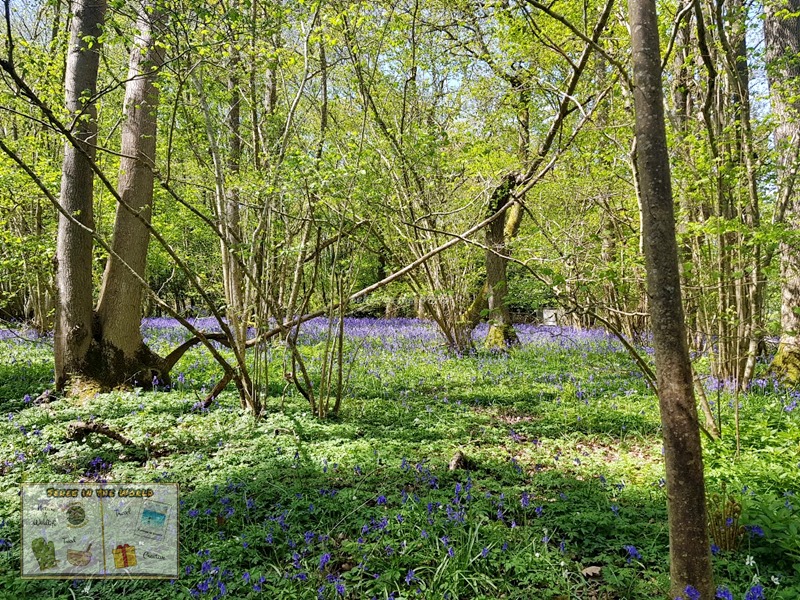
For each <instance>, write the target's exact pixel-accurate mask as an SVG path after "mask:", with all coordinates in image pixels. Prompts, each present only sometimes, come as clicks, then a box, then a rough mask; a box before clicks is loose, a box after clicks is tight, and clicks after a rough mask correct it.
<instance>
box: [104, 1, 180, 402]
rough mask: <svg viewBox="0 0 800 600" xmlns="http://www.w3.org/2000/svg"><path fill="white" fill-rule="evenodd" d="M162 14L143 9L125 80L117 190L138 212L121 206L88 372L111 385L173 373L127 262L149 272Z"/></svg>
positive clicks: (147, 382)
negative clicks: (145, 321)
mask: <svg viewBox="0 0 800 600" xmlns="http://www.w3.org/2000/svg"><path fill="white" fill-rule="evenodd" d="M149 8H153V7H152V6H150V7H149ZM160 20H161V16H160V13H159V12H158V11H157V10H155V9H153V10H142V12H141V14H140V15H139V17H138V19H137V29H138V32H137V34H136V36H135V38H134V45H133V49H132V51H131V57H130V68H129V71H128V82H127V84H126V86H125V105H124V118H125V120H124V124H123V129H122V150H121V153H122V158H121V159H120V175H119V182H118V186H117V189H118V191H119V195H120V196H121V198H122V200H123V201H124V202H125V203H127V204H128V205H129V206H130V207H131V209H133V210H132V211H130V210H128V209H127V208H125V207H124V206H123V205H122V204H118V205H117V211H116V217H115V221H114V242H113V246H112V248H113V250H114V252H115V253H116V254H117V255H118V256H119V259H118V258H116V257H115V256H113V255H112V256H109V258H108V261H107V262H106V269H105V273H104V274H103V284H102V288H101V290H100V298H99V301H98V304H97V326H98V331H96V332H95V340H96V342H97V343H96V345H95V347H94V348H93V352H96V353H97V356H94V357H93V361H92V362H93V363H94V364H95V368H94V370H93V371H92V372H91V375H92V376H93V377H94V378H95V379H97V380H99V381H100V382H101V383H103V384H104V385H110V386H113V385H117V384H120V383H123V382H125V381H128V380H130V381H131V382H132V383H133V382H134V380H135V383H137V384H144V385H150V384H152V383H153V377H156V378H157V379H158V380H159V381H160V383H167V377H168V375H167V373H165V372H163V368H162V367H163V365H161V360H160V358H159V357H158V356H156V355H155V354H154V353H153V352H151V351H150V350H149V349H148V348H147V347H146V346H145V345H144V343H143V342H142V335H141V332H140V327H141V322H142V297H143V294H144V289H143V288H142V285H141V283H140V282H139V281H138V279H137V278H136V277H135V276H134V275H133V273H131V272H130V270H129V269H128V267H130V268H131V269H133V270H134V271H135V272H136V273H137V274H139V276H141V277H143V276H144V272H145V266H146V264H147V249H148V246H149V243H150V233H149V231H148V230H147V227H146V225H145V224H144V223H142V222H141V221H140V220H139V219H138V218H137V216H136V214H135V213H138V215H140V216H141V217H142V218H143V219H144V220H146V221H147V222H148V223H149V222H150V219H151V216H152V208H153V166H154V164H155V156H156V132H157V119H156V117H157V111H158V97H159V91H158V87H157V86H156V77H157V74H158V69H159V68H160V67H161V65H162V64H163V52H162V50H161V48H160V47H159V46H158V45H157V44H156V43H155V38H156V36H157V35H158V24H159V22H160ZM123 261H124V263H126V264H127V265H128V266H127V267H126V266H125V264H124V263H123Z"/></svg>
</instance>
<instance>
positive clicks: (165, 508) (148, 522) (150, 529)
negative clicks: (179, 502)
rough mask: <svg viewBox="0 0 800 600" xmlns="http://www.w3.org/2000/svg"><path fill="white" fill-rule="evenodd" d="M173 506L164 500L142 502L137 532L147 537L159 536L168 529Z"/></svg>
mask: <svg viewBox="0 0 800 600" xmlns="http://www.w3.org/2000/svg"><path fill="white" fill-rule="evenodd" d="M170 510H171V507H170V505H169V504H164V503H163V502H156V501H155V500H147V501H145V502H144V503H142V512H141V513H140V514H139V520H138V522H137V526H136V533H139V534H141V535H143V536H145V537H149V538H157V537H160V536H163V535H164V533H165V532H166V530H167V522H168V521H169V513H170Z"/></svg>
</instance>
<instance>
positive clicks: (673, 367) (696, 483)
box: [628, 0, 715, 598]
mask: <svg viewBox="0 0 800 600" xmlns="http://www.w3.org/2000/svg"><path fill="white" fill-rule="evenodd" d="M628 11H629V18H630V31H631V42H632V50H633V53H632V57H633V73H634V82H635V88H634V107H635V113H636V121H635V131H636V163H637V167H638V172H639V180H640V189H641V202H642V212H643V214H642V227H643V237H644V252H645V266H646V269H647V290H648V296H649V299H650V302H649V305H650V316H651V323H652V328H653V347H654V349H655V364H656V374H657V382H658V396H659V405H660V410H661V423H662V428H663V436H664V460H665V464H666V480H667V492H668V496H667V512H668V515H669V534H670V535H669V538H670V583H671V586H670V587H671V594H670V597H671V598H674V597H676V596H677V597H681V598H682V597H683V594H684V592H685V590H686V588H687V586H692V587H694V588H695V589H696V590H698V591H699V592H700V597H701V598H713V597H714V593H715V590H714V585H713V575H712V569H711V552H710V547H709V538H708V522H707V518H706V503H705V483H704V475H703V456H702V448H701V445H700V430H699V424H698V419H697V408H696V405H695V399H694V391H693V389H692V369H691V363H690V361H689V350H688V346H687V343H686V331H685V326H684V315H683V307H682V305H681V291H680V275H679V271H678V248H677V242H676V237H675V216H674V213H673V203H672V189H671V180H670V165H669V155H668V153H667V142H666V130H665V124H664V107H663V102H664V96H663V89H662V83H661V53H660V50H659V34H658V20H657V16H656V5H655V1H654V0H629V3H628Z"/></svg>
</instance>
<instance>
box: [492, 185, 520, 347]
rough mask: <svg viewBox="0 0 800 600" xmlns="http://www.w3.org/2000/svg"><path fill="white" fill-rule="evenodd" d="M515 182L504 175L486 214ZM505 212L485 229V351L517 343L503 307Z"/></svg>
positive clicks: (505, 290) (502, 201) (505, 286)
mask: <svg viewBox="0 0 800 600" xmlns="http://www.w3.org/2000/svg"><path fill="white" fill-rule="evenodd" d="M515 183H516V175H508V176H507V177H506V179H505V180H504V182H503V184H501V185H500V187H498V188H497V189H496V190H495V191H494V193H493V194H492V199H491V202H490V204H489V215H487V216H491V215H493V214H494V213H495V212H497V210H498V209H499V208H500V207H501V206H503V205H504V204H505V203H506V202H508V200H509V198H510V194H511V191H512V190H513V188H514V185H515ZM506 218H508V212H506V215H505V217H504V218H502V219H497V220H495V221H493V222H492V223H490V224H489V226H488V227H487V228H486V286H485V288H484V289H486V292H487V305H488V308H489V333H488V334H487V335H486V343H485V346H486V348H488V349H489V350H505V349H506V348H507V347H508V346H510V345H514V344H518V343H519V338H517V333H516V332H515V331H514V326H513V325H512V324H511V314H510V313H509V310H508V305H507V304H506V296H507V295H508V275H507V266H508V258H506V252H507V248H506V236H505V225H506Z"/></svg>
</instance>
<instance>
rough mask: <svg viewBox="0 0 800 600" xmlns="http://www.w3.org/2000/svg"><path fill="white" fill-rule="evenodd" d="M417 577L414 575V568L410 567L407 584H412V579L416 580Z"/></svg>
mask: <svg viewBox="0 0 800 600" xmlns="http://www.w3.org/2000/svg"><path fill="white" fill-rule="evenodd" d="M416 579H417V578H416V577H415V576H414V569H409V570H408V573H406V585H411V582H412V581H416Z"/></svg>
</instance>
